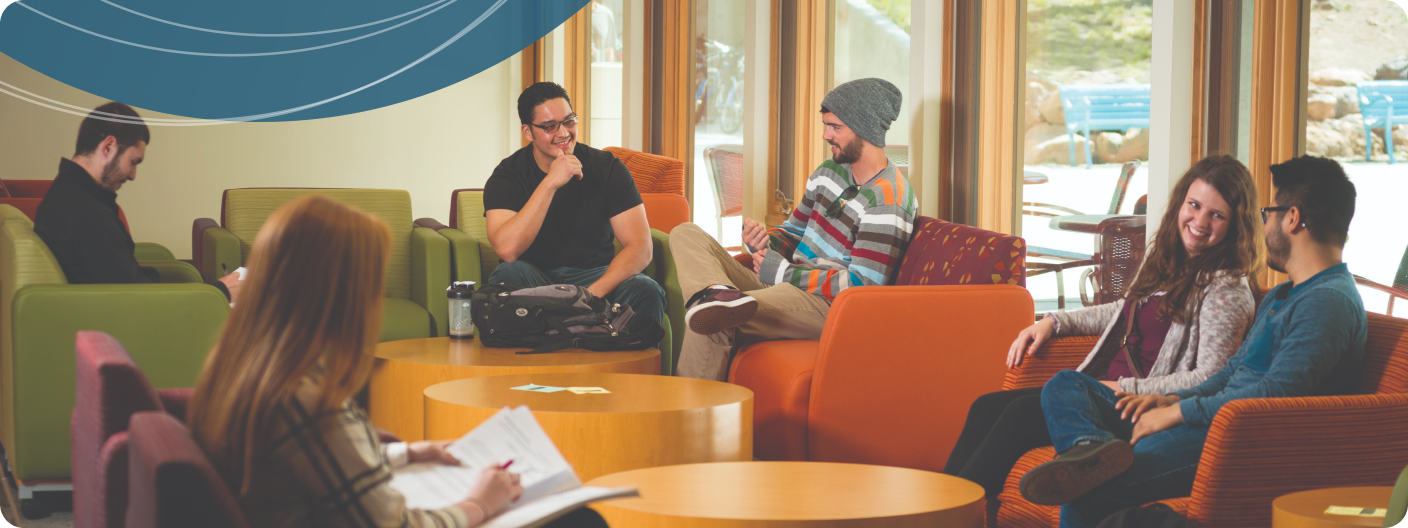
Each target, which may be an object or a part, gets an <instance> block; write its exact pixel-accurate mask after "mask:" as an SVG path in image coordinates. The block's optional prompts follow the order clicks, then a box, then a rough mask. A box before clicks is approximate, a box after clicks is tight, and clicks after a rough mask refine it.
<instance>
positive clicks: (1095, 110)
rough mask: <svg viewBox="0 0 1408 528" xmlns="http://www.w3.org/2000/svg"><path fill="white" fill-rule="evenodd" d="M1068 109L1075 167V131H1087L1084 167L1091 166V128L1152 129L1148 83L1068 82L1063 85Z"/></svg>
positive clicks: (1062, 92)
mask: <svg viewBox="0 0 1408 528" xmlns="http://www.w3.org/2000/svg"><path fill="white" fill-rule="evenodd" d="M1060 91H1061V108H1062V109H1063V110H1064V111H1065V112H1066V137H1067V138H1069V139H1070V143H1069V147H1070V150H1071V158H1070V159H1071V166H1072V167H1074V166H1076V137H1075V134H1076V131H1077V129H1079V130H1080V131H1081V132H1082V133H1083V134H1085V140H1086V141H1085V168H1087V169H1088V168H1090V166H1091V159H1092V158H1091V155H1090V151H1091V149H1090V144H1091V143H1092V142H1093V140H1092V138H1091V137H1090V131H1091V130H1092V129H1094V130H1125V129H1130V128H1149V85H1148V84H1129V83H1126V84H1066V85H1062V86H1061V87H1060Z"/></svg>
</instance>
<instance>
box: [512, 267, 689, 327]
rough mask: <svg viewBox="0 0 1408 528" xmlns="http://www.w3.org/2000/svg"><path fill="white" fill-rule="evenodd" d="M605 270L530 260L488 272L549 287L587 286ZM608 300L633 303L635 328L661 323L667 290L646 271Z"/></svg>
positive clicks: (518, 282)
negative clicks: (553, 266) (550, 265)
mask: <svg viewBox="0 0 1408 528" xmlns="http://www.w3.org/2000/svg"><path fill="white" fill-rule="evenodd" d="M605 273H606V266H602V267H599V268H591V269H577V268H557V269H551V270H547V271H543V270H540V269H538V267H537V266H534V265H532V264H529V263H527V262H523V261H521V260H520V261H518V262H504V263H502V264H499V267H497V268H494V272H493V273H491V274H489V282H490V283H500V282H502V283H505V284H517V285H520V286H528V287H533V286H547V285H549V284H575V285H577V286H582V287H587V286H591V285H592V283H594V282H596V281H597V279H600V278H601V276H602V275H603V274H605ZM606 300H608V301H611V302H613V303H621V304H625V305H627V306H630V307H631V309H632V310H634V311H635V313H636V316H637V317H638V318H639V319H638V320H637V321H634V322H632V323H631V326H632V327H633V328H632V329H639V328H645V326H644V325H646V324H654V325H657V326H658V325H660V321H662V320H664V319H665V290H664V289H662V288H661V287H660V285H659V284H656V282H655V281H654V280H652V279H651V278H650V277H647V276H645V274H643V273H637V274H636V276H634V277H631V278H629V279H626V281H625V282H622V283H621V285H620V286H617V287H616V289H615V290H612V291H611V293H608V294H606Z"/></svg>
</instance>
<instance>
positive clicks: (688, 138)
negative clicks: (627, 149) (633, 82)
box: [656, 0, 694, 204]
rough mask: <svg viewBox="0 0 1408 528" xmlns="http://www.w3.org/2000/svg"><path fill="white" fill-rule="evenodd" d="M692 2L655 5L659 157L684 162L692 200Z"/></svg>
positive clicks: (674, 0)
mask: <svg viewBox="0 0 1408 528" xmlns="http://www.w3.org/2000/svg"><path fill="white" fill-rule="evenodd" d="M691 4H692V2H683V1H678V0H666V1H664V2H661V3H659V4H656V5H657V6H659V7H661V10H662V13H661V14H662V15H663V16H662V19H663V20H662V24H661V26H660V28H659V30H660V32H661V36H662V37H663V39H662V40H663V46H661V49H660V50H659V52H660V54H661V61H660V65H661V71H660V76H661V81H662V84H661V105H660V112H661V115H660V126H661V131H660V132H661V134H660V137H661V139H660V152H659V154H660V155H662V156H666V157H670V158H675V159H677V160H681V161H684V165H685V171H684V175H685V182H684V193H685V198H686V199H688V200H689V201H690V204H693V203H694V133H693V132H694V127H693V126H692V125H693V124H694V115H693V114H694V112H693V107H694V88H693V86H692V85H691V83H690V74H691V72H692V70H693V69H694V60H693V58H692V57H691V56H690V52H691V47H690V44H691V42H690V41H691V39H692V35H693V33H694V32H693V26H692V25H691V24H690V18H691V17H690V9H691V7H692V5H691Z"/></svg>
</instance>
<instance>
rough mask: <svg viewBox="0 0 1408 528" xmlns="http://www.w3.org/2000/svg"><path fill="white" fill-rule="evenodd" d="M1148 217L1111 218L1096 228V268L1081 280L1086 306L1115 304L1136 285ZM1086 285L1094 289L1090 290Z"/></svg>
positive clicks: (1082, 302) (1081, 291)
mask: <svg viewBox="0 0 1408 528" xmlns="http://www.w3.org/2000/svg"><path fill="white" fill-rule="evenodd" d="M1144 233H1145V217H1142V216H1124V217H1115V218H1107V219H1105V220H1101V221H1100V225H1099V226H1098V227H1096V234H1095V241H1096V244H1097V246H1098V247H1097V249H1099V253H1096V254H1095V259H1094V261H1095V267H1094V268H1091V269H1089V270H1086V272H1085V274H1084V276H1082V277H1081V279H1082V280H1081V281H1080V302H1081V304H1084V305H1086V306H1094V305H1097V304H1106V303H1112V302H1115V301H1116V300H1118V299H1119V298H1120V296H1121V295H1124V292H1125V290H1127V289H1129V285H1130V284H1131V283H1133V282H1134V275H1135V273H1137V272H1138V271H1139V265H1140V264H1141V263H1143V262H1144V247H1145V244H1146V237H1145V234H1144ZM1086 284H1090V285H1091V286H1092V287H1091V290H1090V291H1089V292H1087V291H1086Z"/></svg>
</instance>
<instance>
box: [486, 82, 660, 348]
mask: <svg viewBox="0 0 1408 528" xmlns="http://www.w3.org/2000/svg"><path fill="white" fill-rule="evenodd" d="M518 117H519V119H520V120H521V121H522V123H523V137H524V138H525V139H527V140H528V141H529V142H530V144H529V145H528V146H526V147H523V148H521V149H519V150H518V151H517V152H514V153H513V155H511V156H509V157H507V158H504V160H503V161H502V162H500V163H499V166H498V167H495V168H494V174H493V175H491V176H489V181H488V182H487V183H485V184H484V217H485V219H486V220H487V221H488V231H489V242H490V243H491V244H493V245H494V251H495V252H497V253H498V254H499V258H500V259H502V260H503V263H502V264H500V265H499V267H498V268H495V269H494V272H493V273H492V274H490V275H489V282H491V283H500V282H502V283H507V284H518V285H523V286H545V285H548V284H576V285H578V286H585V287H586V288H587V289H588V290H590V291H591V292H592V295H595V296H597V297H605V298H606V299H607V300H609V301H611V302H618V303H623V304H627V305H629V306H630V307H631V308H632V309H633V310H634V311H635V313H636V314H637V315H638V316H639V319H638V320H637V322H633V323H632V327H633V330H634V329H638V328H644V326H643V325H645V324H654V325H659V324H660V320H661V319H662V318H663V316H664V313H665V290H663V289H661V288H660V285H659V284H656V283H655V281H653V280H651V279H650V278H649V277H647V276H645V275H643V274H641V271H642V270H644V269H645V266H646V265H647V264H649V263H650V257H651V252H652V248H651V241H650V227H649V224H648V223H647V222H646V218H645V205H644V204H643V203H642V202H641V199H640V192H639V191H637V190H636V183H635V180H634V179H632V178H631V173H630V172H629V171H627V170H626V166H625V165H624V164H622V163H621V161H620V160H618V159H616V157H615V156H612V155H611V153H609V152H603V151H600V150H597V149H594V148H591V147H589V146H586V145H583V144H580V143H577V120H578V118H577V114H575V113H573V112H572V101H571V99H569V98H568V97H567V91H566V90H563V89H562V87H561V86H558V85H557V84H555V83H550V82H540V83H537V84H534V85H532V86H529V87H528V89H526V90H524V91H523V94H522V95H519V96H518ZM612 237H615V238H616V239H617V240H619V241H621V246H622V248H621V252H620V253H616V252H615V247H614V246H613V245H612V243H611V239H612Z"/></svg>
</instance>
